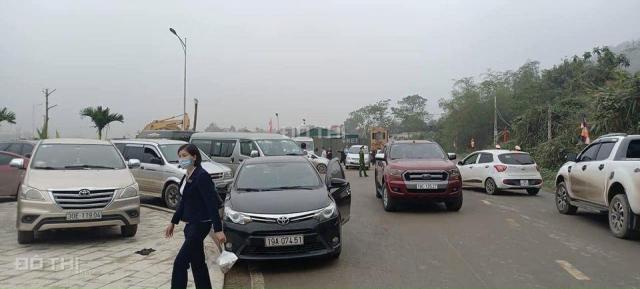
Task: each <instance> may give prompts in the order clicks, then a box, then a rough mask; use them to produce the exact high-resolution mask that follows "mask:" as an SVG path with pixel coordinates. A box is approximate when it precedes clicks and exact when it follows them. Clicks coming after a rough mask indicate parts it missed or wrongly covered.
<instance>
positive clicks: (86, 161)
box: [31, 144, 126, 170]
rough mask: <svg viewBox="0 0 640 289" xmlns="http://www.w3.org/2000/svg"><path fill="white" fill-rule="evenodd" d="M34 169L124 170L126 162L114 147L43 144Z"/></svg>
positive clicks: (32, 164) (33, 162) (34, 162)
mask: <svg viewBox="0 0 640 289" xmlns="http://www.w3.org/2000/svg"><path fill="white" fill-rule="evenodd" d="M31 168H32V169H46V170H74V169H75V170H93V169H96V170H99V169H110V170H112V169H124V168H126V166H125V163H124V161H122V158H121V157H120V153H119V152H118V150H117V149H116V148H115V147H114V146H112V145H88V144H43V145H41V146H39V147H38V149H37V151H36V153H35V156H34V157H33V161H32V162H31Z"/></svg>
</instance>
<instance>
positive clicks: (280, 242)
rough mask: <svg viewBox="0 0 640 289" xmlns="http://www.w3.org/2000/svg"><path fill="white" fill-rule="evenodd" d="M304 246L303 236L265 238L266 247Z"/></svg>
mask: <svg viewBox="0 0 640 289" xmlns="http://www.w3.org/2000/svg"><path fill="white" fill-rule="evenodd" d="M296 245H304V236H303V235H286V236H273V237H265V238H264V246H265V247H282V246H296Z"/></svg>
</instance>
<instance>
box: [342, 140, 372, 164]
mask: <svg viewBox="0 0 640 289" xmlns="http://www.w3.org/2000/svg"><path fill="white" fill-rule="evenodd" d="M361 147H364V165H365V167H366V168H367V170H369V168H370V167H371V156H370V155H369V147H368V146H365V145H352V146H351V147H350V148H349V149H348V150H347V152H346V153H347V160H346V162H345V164H344V166H345V167H346V168H347V169H349V168H356V169H357V168H359V167H360V148H361Z"/></svg>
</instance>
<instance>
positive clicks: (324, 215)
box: [314, 201, 338, 221]
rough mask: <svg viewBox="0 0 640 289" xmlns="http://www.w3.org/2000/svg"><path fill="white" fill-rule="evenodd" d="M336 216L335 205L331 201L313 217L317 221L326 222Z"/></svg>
mask: <svg viewBox="0 0 640 289" xmlns="http://www.w3.org/2000/svg"><path fill="white" fill-rule="evenodd" d="M337 215H338V209H337V208H336V203H335V202H333V201H332V202H331V204H329V206H327V207H326V208H324V209H322V210H321V211H320V212H318V213H316V214H315V216H314V217H315V218H316V219H318V221H326V220H329V219H331V218H333V217H335V216H337Z"/></svg>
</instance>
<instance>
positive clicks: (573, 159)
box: [564, 153, 578, 162]
mask: <svg viewBox="0 0 640 289" xmlns="http://www.w3.org/2000/svg"><path fill="white" fill-rule="evenodd" d="M564 159H565V160H566V161H568V162H577V161H578V155H577V154H576V153H568V154H567V155H566V156H565V157H564Z"/></svg>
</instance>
